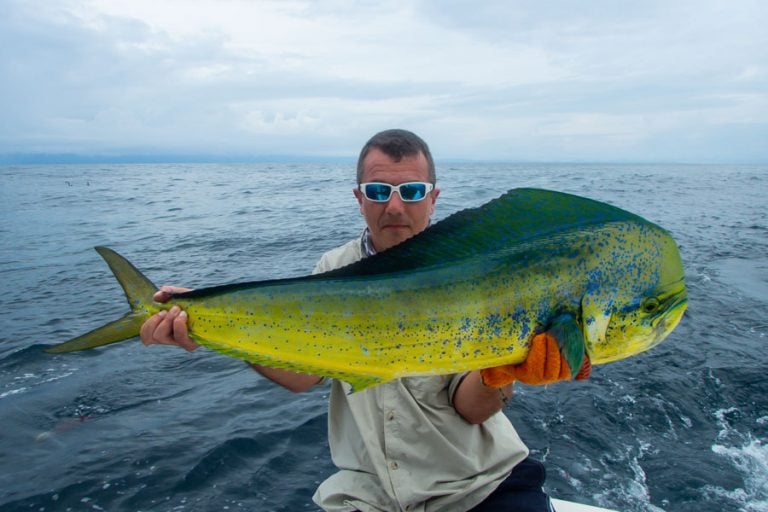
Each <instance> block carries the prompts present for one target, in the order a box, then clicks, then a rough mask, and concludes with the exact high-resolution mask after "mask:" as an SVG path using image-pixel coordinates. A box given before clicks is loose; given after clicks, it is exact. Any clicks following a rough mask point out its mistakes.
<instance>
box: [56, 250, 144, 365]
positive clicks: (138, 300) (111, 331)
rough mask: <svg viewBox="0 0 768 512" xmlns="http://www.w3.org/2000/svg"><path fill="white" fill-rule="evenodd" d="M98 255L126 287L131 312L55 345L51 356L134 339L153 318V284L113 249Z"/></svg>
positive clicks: (102, 251) (100, 251)
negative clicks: (144, 324) (148, 319)
mask: <svg viewBox="0 0 768 512" xmlns="http://www.w3.org/2000/svg"><path fill="white" fill-rule="evenodd" d="M96 251H97V252H98V253H99V254H100V255H101V257H102V258H104V260H105V261H106V262H107V265H109V268H110V269H111V270H112V272H113V273H114V274H115V277H116V278H117V280H118V282H119V283H120V286H122V288H123V291H124V292H125V296H126V298H127V299H128V304H129V305H130V306H131V312H130V313H128V314H127V315H125V316H123V317H122V318H120V319H118V320H115V321H114V322H110V323H108V324H106V325H103V326H101V327H99V328H97V329H94V330H93V331H91V332H89V333H86V334H83V335H82V336H78V337H76V338H73V339H71V340H69V341H65V342H64V343H60V344H58V345H53V346H52V347H51V348H48V349H46V352H48V353H51V354H60V353H63V352H75V351H77V350H85V349H89V348H94V347H100V346H103V345H109V344H110V343H117V342H118V341H123V340H127V339H130V338H133V337H135V336H138V335H139V331H140V329H141V326H142V324H143V323H144V321H145V320H146V319H147V318H149V316H150V314H151V311H150V309H149V305H150V304H152V296H153V295H154V294H155V292H156V291H157V287H156V286H155V285H154V284H153V283H152V281H150V280H149V279H147V278H146V277H145V276H144V274H142V273H141V272H140V271H139V270H138V269H137V268H136V267H134V266H133V265H132V264H131V263H130V262H129V261H128V260H126V259H125V258H123V257H122V256H120V255H119V254H117V253H116V252H115V251H113V250H112V249H108V248H107V247H96Z"/></svg>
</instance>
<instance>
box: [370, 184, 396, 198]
mask: <svg viewBox="0 0 768 512" xmlns="http://www.w3.org/2000/svg"><path fill="white" fill-rule="evenodd" d="M390 195H392V185H385V184H384V183H369V184H368V185H366V186H365V197H367V198H368V199H370V200H371V201H389V196H390Z"/></svg>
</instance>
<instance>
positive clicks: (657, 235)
mask: <svg viewBox="0 0 768 512" xmlns="http://www.w3.org/2000/svg"><path fill="white" fill-rule="evenodd" d="M539 211H541V212H543V213H542V214H540V215H538V216H537V217H536V219H534V218H532V217H531V216H532V215H534V214H535V213H536V212H539ZM521 212H522V213H521ZM512 214H516V215H514V216H511V215H512ZM521 215H522V216H523V217H524V218H523V219H520V216H521ZM526 216H527V217H526ZM539 217H544V218H545V220H546V222H543V221H541V219H540V218H539ZM526 220H528V221H530V222H529V225H528V226H526V225H525V221H526ZM99 252H100V253H101V254H102V256H104V257H105V259H107V261H108V263H110V267H112V268H113V270H115V269H116V268H117V269H118V270H115V273H116V275H118V278H119V279H121V284H123V287H124V288H125V289H126V293H127V295H128V296H129V302H130V303H131V304H132V305H133V307H134V308H135V309H134V311H133V312H132V313H130V314H129V315H127V317H131V320H130V322H128V323H132V327H131V328H132V329H133V328H135V327H133V324H137V325H139V326H140V324H141V323H143V321H144V320H145V319H146V318H148V317H149V316H150V315H151V314H154V313H155V312H157V311H160V310H162V309H169V308H170V307H172V306H173V305H179V306H180V307H182V308H183V309H184V310H185V311H186V312H187V314H188V315H189V320H188V325H189V332H190V336H191V337H192V338H193V339H195V340H196V341H197V342H198V343H200V344H201V345H204V346H206V347H209V348H211V349H213V350H216V351H219V352H222V353H224V354H227V355H230V356H233V357H238V358H240V359H244V360H247V361H251V362H255V363H260V364H265V365H268V366H274V367H280V368H288V369H292V370H296V371H301V372H305V373H310V374H317V375H323V376H327V377H331V378H339V379H342V380H346V381H348V382H350V383H351V384H352V386H353V388H354V389H355V390H360V389H364V388H366V387H368V386H371V385H375V384H377V383H380V382H386V381H388V380H392V379H395V378H399V377H405V376H416V375H434V374H450V373H456V372H462V371H469V370H475V369H481V368H487V367H493V366H499V365H504V364H518V363H521V362H523V361H524V360H525V358H526V357H527V353H528V347H529V344H530V340H531V338H532V336H533V335H534V334H535V333H538V332H542V331H545V330H547V329H549V328H551V327H552V323H553V321H555V319H563V318H565V319H567V322H568V325H570V326H572V327H571V329H572V330H574V331H576V336H574V337H573V339H574V340H576V341H573V343H579V344H580V346H578V347H571V349H573V350H571V352H572V353H574V354H576V356H579V354H581V356H579V357H580V358H579V361H578V362H579V363H580V362H581V357H583V355H584V354H586V355H587V356H588V357H589V358H590V360H591V361H592V363H593V364H601V363H605V362H610V361H613V360H616V359H620V358H623V357H628V356H631V355H634V354H636V353H639V352H641V351H643V350H646V349H648V348H650V347H652V346H654V345H656V344H658V343H659V342H660V341H661V340H662V339H664V338H665V337H666V336H667V335H668V334H669V332H671V330H672V329H673V328H674V326H675V325H677V323H678V322H679V320H680V317H681V316H682V312H683V311H684V309H685V306H686V304H687V296H686V294H685V286H684V280H683V277H684V276H683V270H682V264H681V262H680V257H679V252H678V250H677V246H676V244H675V243H674V240H673V239H672V238H671V236H670V235H669V234H668V233H667V232H666V231H664V230H663V229H661V228H659V227H658V226H656V225H654V224H651V223H649V222H647V221H645V220H644V219H642V218H640V217H637V216H635V215H633V214H629V213H627V212H624V211H623V210H619V209H617V208H615V207H612V206H609V205H604V204H602V203H597V202H595V201H591V200H588V199H584V198H579V197H576V196H570V195H567V194H561V193H557V192H551V191H542V190H536V189H520V190H516V191H511V192H510V193H508V194H506V195H505V196H502V197H501V198H499V199H497V200H495V201H492V202H491V203H488V204H487V205H484V206H483V207H480V208H477V209H474V210H468V211H464V212H460V213H458V214H455V215H454V216H451V217H448V218H447V219H446V220H444V221H441V222H439V223H436V224H435V225H434V226H433V227H430V228H428V229H427V230H426V231H425V232H424V233H423V234H421V235H418V236H416V237H414V238H412V239H409V240H408V241H406V242H405V243H403V244H401V245H399V246H397V247H395V248H393V249H391V250H389V251H386V252H385V253H382V254H380V255H377V256H374V257H371V258H367V259H366V260H363V261H361V262H358V263H355V264H353V265H350V266H348V267H345V268H343V269H339V270H338V271H332V272H329V273H326V274H320V275H316V276H308V277H304V278H295V279H284V280H274V281H265V282H256V283H245V284H241V285H231V286H224V287H214V288H209V289H202V290H196V291H194V292H190V293H185V294H180V295H178V296H175V297H174V298H173V299H172V300H171V301H170V302H168V303H164V304H158V303H154V302H152V301H151V298H150V300H147V298H146V297H144V298H143V299H141V298H135V297H134V298H132V294H133V295H134V296H135V295H142V294H143V295H146V294H147V290H148V289H152V291H153V290H154V285H152V284H151V282H149V281H148V280H146V278H144V276H142V275H141V273H140V272H138V270H135V269H133V267H132V265H130V263H128V262H127V261H125V260H123V259H122V257H120V256H119V255H117V254H116V253H114V252H113V251H110V250H108V249H105V248H100V249H99ZM113 260H114V261H113ZM126 268H127V269H133V270H125V269H126ZM134 271H135V272H136V273H137V274H138V276H134V277H132V278H128V279H127V280H131V279H132V280H134V281H141V280H142V279H143V280H144V281H145V282H141V283H139V284H136V285H131V284H128V285H126V284H125V282H124V281H125V280H126V278H125V277H124V276H125V274H126V272H134ZM119 273H122V274H123V277H122V278H121V275H120V274H119ZM132 287H133V288H135V289H140V290H142V291H140V292H137V291H133V292H132V291H131V288H132ZM649 305H653V306H654V307H653V308H651V307H650V306H649ZM127 317H124V318H127ZM126 322H127V321H126ZM121 325H122V324H121ZM93 333H96V334H93ZM125 334H126V336H127V337H130V335H131V333H130V332H126V333H125ZM132 335H135V333H134V334H132ZM89 336H90V337H89ZM101 336H102V337H103V338H104V339H109V340H111V341H108V342H113V341H119V340H117V339H114V338H116V337H119V336H118V335H117V334H114V333H109V335H108V336H104V333H103V332H102V333H101ZM98 338H99V330H98V329H97V330H96V331H93V332H92V333H89V334H88V335H85V337H79V338H76V339H75V340H71V341H70V342H67V343H64V344H62V345H59V346H58V347H54V349H52V350H53V351H57V352H61V351H67V350H73V349H74V350H78V349H82V348H91V347H93V346H98V345H100V344H103V343H102V341H100V340H99V339H98ZM569 339H570V338H569ZM576 356H574V360H575V357H576ZM573 373H574V374H575V372H573Z"/></svg>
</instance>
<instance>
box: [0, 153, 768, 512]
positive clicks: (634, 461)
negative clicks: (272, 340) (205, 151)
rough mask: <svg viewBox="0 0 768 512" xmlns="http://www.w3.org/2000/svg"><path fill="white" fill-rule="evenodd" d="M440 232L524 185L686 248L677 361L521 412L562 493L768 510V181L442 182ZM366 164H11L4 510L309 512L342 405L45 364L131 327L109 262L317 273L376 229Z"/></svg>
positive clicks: (693, 173) (746, 177)
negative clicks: (360, 172)
mask: <svg viewBox="0 0 768 512" xmlns="http://www.w3.org/2000/svg"><path fill="white" fill-rule="evenodd" d="M438 173H439V174H438V180H439V186H440V187H441V188H442V193H441V195H440V199H439V201H438V210H437V216H436V217H437V219H439V218H442V217H445V216H446V215H448V214H450V213H452V212H455V211H457V210H460V209H462V208H465V207H470V206H478V205H480V204H482V203H484V202H485V201H487V200H490V199H492V198H494V197H497V196H499V195H501V194H502V193H503V192H505V191H506V190H507V189H510V188H514V187H519V186H534V187H544V188H550V189H555V190H561V191H565V192H572V193H577V194H580V195H585V196H588V197H592V198H595V199H599V200H602V201H606V202H609V203H612V204H615V205H617V206H620V207H623V208H625V209H628V210H630V211H633V212H635V213H638V214H640V215H642V216H644V217H646V218H647V219H649V220H651V221H653V222H656V223H658V224H660V225H662V226H664V227H665V228H667V229H668V230H669V231H671V232H672V233H673V235H674V237H675V238H676V239H677V241H678V243H679V244H680V247H681V251H682V255H683V260H684V263H685V266H686V275H687V282H688V288H689V298H690V305H689V309H688V312H687V313H686V316H685V318H684V319H683V321H682V322H681V325H680V326H679V327H678V329H677V330H676V331H675V332H674V333H673V334H672V335H671V336H670V337H669V338H668V340H667V341H666V342H665V343H663V344H662V345H660V346H658V347H656V348H654V349H652V350H651V351H649V352H646V353H644V354H641V355H639V356H637V357H634V358H630V359H628V360H624V361H619V362H616V363H612V364H609V365H605V366H600V367H596V368H595V369H594V372H593V376H592V378H591V379H590V381H588V382H586V383H579V384H577V385H556V386H550V387H546V388H538V387H525V386H518V387H517V393H516V395H515V399H514V400H513V401H512V403H511V404H510V406H509V407H508V408H507V409H506V411H505V412H506V414H507V415H508V416H509V417H510V418H511V419H512V421H513V423H514V424H515V426H516V427H517V429H518V431H519V432H520V434H521V436H522V437H523V439H524V440H525V441H526V442H527V444H528V445H529V446H530V448H531V450H532V452H533V454H534V455H535V456H536V457H538V458H539V459H541V460H543V461H544V462H545V464H546V467H547V469H548V475H549V476H548V482H547V487H546V488H547V490H548V491H549V492H550V493H551V494H552V495H553V496H555V497H558V498H562V499H567V500H573V501H580V502H586V503H592V504H596V505H602V506H606V507H612V508H616V509H619V510H622V511H633V512H640V511H643V512H644V511H653V512H656V511H696V512H699V511H745V512H757V511H768V377H767V376H766V371H768V354H767V351H766V346H768V337H766V333H768V186H766V183H768V166H744V165H741V166H728V165H718V166H697V165H586V164H578V165H569V164H485V163H483V164H478V163H462V164H439V165H438ZM353 175H354V171H353V166H352V165H351V164H338V165H331V164H295V165H291V164H275V165H269V164H249V165H104V166H100V165H87V166H83V165H66V166H56V165H48V166H27V167H25V166H16V167H0V184H1V188H0V327H1V328H0V425H2V430H1V431H0V510H3V511H16V510H19V511H21V510H24V511H26V510H35V511H40V510H57V511H58V510H131V511H140V510H145V511H149V510H157V511H207V510H258V511H295V510H315V507H314V506H313V505H312V503H311V499H310V498H311V495H312V493H313V491H314V489H315V487H316V486H317V485H318V484H319V482H320V481H322V480H323V479H324V478H325V477H327V476H328V475H329V474H330V473H332V472H333V470H334V468H333V466H332V464H331V462H330V458H329V454H328V447H327V443H326V434H325V429H326V400H327V390H326V389H324V388H320V389H317V390H315V391H313V392H310V393H306V394H302V395H292V394H291V393H289V392H287V391H285V390H283V389H281V388H279V387H277V386H275V385H273V384H271V383H269V382H267V381H265V380H264V379H262V378H261V377H259V376H258V375H256V374H255V373H254V372H252V371H251V370H249V369H247V368H246V367H245V365H244V364H243V363H242V362H241V361H237V360H234V359H230V358H227V357H224V356H221V355H218V354H215V353H213V352H210V351H206V350H203V349H201V350H198V351H197V352H195V353H192V354H188V353H186V352H184V351H182V350H179V349H176V348H174V347H159V346H154V347H144V346H143V345H141V344H140V343H138V342H125V343H121V344H117V345H114V346H112V347H108V348H106V349H99V350H92V351H86V352H81V353H75V354H65V355H56V356H53V355H48V354H45V353H43V352H42V349H43V348H44V346H45V345H48V344H52V343H57V342H61V341H64V340H66V339H68V338H70V337H72V336H74V335H77V334H81V333H82V332H85V331H87V330H90V329H92V328H94V327H97V326H99V325H101V324H102V323H104V322H106V321H108V320H111V319H113V318H115V317H117V316H119V315H122V314H123V313H124V312H125V311H127V309H126V308H127V306H126V305H125V301H124V298H123V294H122V291H121V290H120V288H119V286H118V284H117V282H116V281H115V280H114V279H113V278H112V276H111V274H110V272H109V270H108V269H107V267H106V265H105V264H104V263H103V262H102V261H101V259H100V258H99V257H98V255H97V254H96V252H94V251H93V250H92V247H93V246H95V245H108V246H111V247H113V248H115V249H117V250H118V251H120V252H121V253H123V254H124V255H125V256H127V257H128V258H129V259H130V260H131V261H132V262H133V263H134V264H135V265H136V266H137V267H138V268H140V269H142V270H143V271H144V273H145V274H146V275H147V276H148V277H150V278H151V279H153V281H154V282H156V283H157V284H179V285H187V286H192V287H202V286H210V285H215V284H224V283H232V282H237V281H250V280H260V279H269V278H276V277H289V276H297V275H302V274H306V273H308V272H309V271H310V270H311V268H312V266H313V265H314V263H315V261H316V260H317V258H318V257H319V255H320V254H321V253H322V252H324V251H326V250H328V249H330V248H332V247H335V246H337V245H339V244H341V243H343V242H345V241H346V240H348V239H350V238H352V237H355V236H357V235H358V234H359V233H360V231H361V230H362V227H363V221H362V218H361V217H360V215H359V212H358V209H357V207H356V203H355V201H354V198H353V196H352V193H351V189H352V187H353V185H354V176H353Z"/></svg>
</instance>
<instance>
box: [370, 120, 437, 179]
mask: <svg viewBox="0 0 768 512" xmlns="http://www.w3.org/2000/svg"><path fill="white" fill-rule="evenodd" d="M374 148H376V149H379V150H381V152H383V153H384V154H385V155H387V156H389V157H391V158H392V159H393V160H394V161H395V162H399V161H400V160H402V159H403V158H404V157H411V156H418V154H419V153H421V154H423V155H424V158H426V159H427V166H428V180H429V182H430V183H432V184H433V185H434V184H435V183H437V175H436V173H435V162H434V160H432V153H430V151H429V146H427V143H426V142H424V140H423V139H422V138H421V137H419V136H418V135H416V134H415V133H413V132H409V131H408V130H400V129H393V130H384V131H383V132H379V133H377V134H376V135H374V136H373V137H371V138H370V139H369V140H368V142H366V143H365V146H363V149H362V150H361V151H360V157H359V158H358V159H357V183H358V184H360V183H361V182H362V180H363V171H364V169H363V161H364V160H365V157H366V156H368V153H370V151H371V150H372V149H374Z"/></svg>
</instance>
